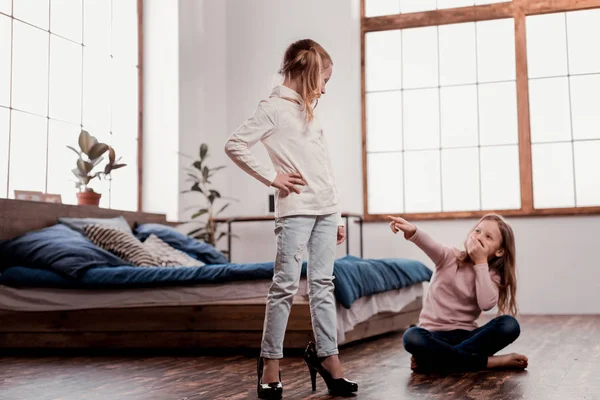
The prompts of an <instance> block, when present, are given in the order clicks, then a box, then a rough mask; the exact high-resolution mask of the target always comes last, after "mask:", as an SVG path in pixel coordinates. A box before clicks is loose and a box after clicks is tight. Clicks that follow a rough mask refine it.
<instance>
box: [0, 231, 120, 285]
mask: <svg viewBox="0 0 600 400" xmlns="http://www.w3.org/2000/svg"><path fill="white" fill-rule="evenodd" d="M0 264H1V265H0V267H2V269H5V268H8V267H12V266H22V267H30V268H45V269H50V270H53V271H55V272H57V273H60V274H63V275H66V276H69V277H71V278H78V277H79V276H80V275H81V273H83V272H84V271H86V270H87V269H88V268H91V267H100V266H102V267H112V266H119V265H127V263H126V262H125V261H123V260H121V259H120V258H119V257H117V256H115V255H114V254H112V253H110V252H108V251H106V250H104V249H101V248H100V247H98V246H96V245H95V244H93V243H92V242H90V241H89V240H88V239H87V238H86V237H85V236H83V235H82V234H81V233H79V232H77V231H75V230H73V229H71V228H69V227H68V226H66V225H63V224H56V225H54V226H51V227H49V228H45V229H41V230H39V231H34V232H29V233H26V234H25V235H23V236H19V237H17V238H15V239H12V240H7V241H4V242H0Z"/></svg>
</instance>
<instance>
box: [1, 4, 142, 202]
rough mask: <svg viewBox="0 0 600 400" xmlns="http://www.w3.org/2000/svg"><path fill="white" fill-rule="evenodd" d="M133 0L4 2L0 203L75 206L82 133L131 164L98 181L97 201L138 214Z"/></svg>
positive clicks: (137, 72)
mask: <svg viewBox="0 0 600 400" xmlns="http://www.w3.org/2000/svg"><path fill="white" fill-rule="evenodd" d="M138 24H139V20H138V1H137V0H112V1H111V0H0V197H13V194H14V190H31V191H42V192H46V193H57V194H61V196H62V199H63V202H64V203H71V204H74V203H76V197H75V193H76V189H75V184H74V178H75V177H74V176H73V175H72V173H71V169H73V168H75V162H76V156H75V154H74V153H72V152H70V150H68V149H67V148H66V146H67V145H71V146H74V147H77V138H78V135H79V132H80V131H81V129H85V130H87V131H89V132H90V134H91V135H93V136H95V137H97V138H98V140H100V141H103V142H105V143H108V144H109V145H111V146H113V147H114V148H115V150H116V153H117V156H121V157H123V162H124V163H126V164H127V165H128V166H127V167H126V168H123V169H120V170H118V171H116V172H115V173H114V176H113V180H112V181H110V182H107V181H97V180H95V182H94V183H93V184H92V187H93V188H94V189H95V190H96V191H97V192H100V193H102V199H101V203H100V205H101V206H103V207H111V208H116V209H124V210H137V209H138V206H139V204H138V188H139V177H138V139H139V137H140V131H139V127H138V123H139V115H140V113H139V105H138V98H139V91H138V84H139V81H140V76H141V74H140V69H139V65H138V64H139V58H138V54H139V52H138V40H139V38H138V30H139V29H138V26H139V25H138Z"/></svg>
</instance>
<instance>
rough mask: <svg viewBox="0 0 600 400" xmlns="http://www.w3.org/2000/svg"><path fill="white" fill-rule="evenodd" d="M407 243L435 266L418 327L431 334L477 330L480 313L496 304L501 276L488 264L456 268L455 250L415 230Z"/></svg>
mask: <svg viewBox="0 0 600 400" xmlns="http://www.w3.org/2000/svg"><path fill="white" fill-rule="evenodd" d="M409 240H410V241H412V242H413V243H415V244H416V245H417V246H419V247H420V248H421V250H423V251H424V252H425V254H427V256H429V258H431V261H433V262H434V264H435V272H434V274H433V278H432V279H431V284H430V286H429V291H428V292H427V297H426V299H425V304H424V305H423V310H422V311H421V315H420V317H419V326H420V327H422V328H424V329H427V330H430V331H451V330H454V329H466V330H473V329H476V328H477V324H476V323H475V320H477V318H478V317H479V316H480V315H481V311H488V310H491V309H492V308H494V306H495V305H496V303H497V302H498V286H497V285H496V284H497V283H500V275H498V273H496V271H490V270H489V267H488V265H487V264H478V265H473V263H472V262H470V263H469V262H468V263H467V264H466V265H465V264H464V263H463V264H461V265H460V266H459V265H458V260H457V255H458V254H459V250H458V249H455V248H450V247H447V246H443V245H441V244H439V243H437V242H436V241H435V240H433V239H432V238H431V237H430V236H429V235H428V234H427V233H426V232H424V231H422V230H420V229H418V228H417V231H416V232H415V233H414V235H413V236H412V237H411V238H409Z"/></svg>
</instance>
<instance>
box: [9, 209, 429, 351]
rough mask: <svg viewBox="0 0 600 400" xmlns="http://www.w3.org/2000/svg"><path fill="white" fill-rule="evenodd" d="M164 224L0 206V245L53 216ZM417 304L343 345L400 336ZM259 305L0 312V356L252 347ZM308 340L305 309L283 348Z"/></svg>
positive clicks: (384, 316)
mask: <svg viewBox="0 0 600 400" xmlns="http://www.w3.org/2000/svg"><path fill="white" fill-rule="evenodd" d="M119 215H122V216H123V217H125V218H126V219H127V221H128V222H129V223H130V225H132V226H133V224H134V223H136V222H138V223H160V224H168V223H167V221H166V217H165V216H164V215H161V214H149V213H141V212H124V211H117V210H108V209H101V208H97V207H91V206H71V205H61V204H51V203H37V202H30V201H22V200H7V199H0V240H3V239H10V238H12V237H15V236H18V235H21V234H24V233H26V232H29V231H33V230H37V229H41V228H44V227H48V226H51V225H53V224H55V223H56V221H57V218H59V217H78V218H83V217H96V218H108V217H115V216H119ZM421 306H422V303H421V298H417V299H416V300H415V301H413V302H412V303H411V304H409V305H408V306H406V307H405V308H404V309H403V310H401V311H400V312H398V313H380V314H377V315H375V316H373V317H371V318H370V319H369V320H367V321H365V322H363V323H361V324H359V325H357V326H356V327H355V328H354V329H353V330H352V331H350V332H347V333H346V339H345V341H344V342H343V344H348V343H351V342H354V341H357V340H361V339H365V338H368V337H372V336H376V335H381V334H384V333H388V332H392V331H399V330H403V329H406V328H407V327H408V326H410V325H411V324H415V323H416V322H417V319H418V315H419V312H420V310H421ZM264 309H265V306H264V303H263V304H224V305H210V306H174V307H144V308H134V309H132V308H122V309H90V310H77V311H52V312H14V311H0V349H42V348H43V349H61V348H63V349H67V348H70V349H125V348H129V349H134V348H138V349H140V348H170V349H175V348H179V349H182V348H188V349H189V348H229V347H233V348H257V347H259V345H260V339H261V335H262V327H263V318H264ZM309 340H312V327H311V321H310V311H309V307H308V304H303V303H300V304H297V303H295V304H294V305H293V307H292V312H291V315H290V319H289V323H288V329H287V332H286V337H285V342H284V347H286V348H302V347H304V346H306V343H307V342H308V341H309Z"/></svg>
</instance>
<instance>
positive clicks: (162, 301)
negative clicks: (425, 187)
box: [0, 279, 423, 343]
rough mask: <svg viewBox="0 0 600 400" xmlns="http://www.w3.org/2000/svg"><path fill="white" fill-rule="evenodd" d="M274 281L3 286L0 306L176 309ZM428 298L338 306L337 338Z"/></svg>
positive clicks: (412, 292)
mask: <svg viewBox="0 0 600 400" xmlns="http://www.w3.org/2000/svg"><path fill="white" fill-rule="evenodd" d="M270 285H271V281H270V280H257V281H241V282H230V283H223V284H204V285H195V286H174V287H160V288H152V289H149V288H148V289H147V288H139V289H127V290H118V289H102V290H93V291H90V290H83V289H55V288H13V287H9V286H2V285H0V310H4V311H21V312H40V311H68V310H87V309H106V308H140V307H170V306H173V307H176V306H200V305H218V304H265V303H266V297H267V293H268V291H269V286H270ZM422 296H423V284H421V283H418V284H414V285H410V286H408V287H405V288H401V289H393V290H388V291H385V292H381V293H376V294H373V295H368V296H363V297H361V298H359V299H357V300H356V301H355V302H354V303H353V304H352V306H351V307H350V308H346V307H344V306H343V305H342V304H341V303H339V302H336V304H337V331H338V332H337V333H338V342H339V343H343V342H344V338H345V333H346V332H349V331H351V330H352V329H354V327H355V326H356V325H358V324H360V323H362V322H364V321H366V320H368V319H369V318H371V317H372V316H373V315H375V314H378V313H382V312H399V311H401V310H402V309H403V308H404V307H406V306H407V305H408V304H410V303H412V302H413V301H414V300H416V299H417V298H418V297H422ZM294 303H295V304H307V303H308V295H307V282H306V280H305V279H301V280H300V288H299V290H298V293H297V294H296V296H295V297H294Z"/></svg>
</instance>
